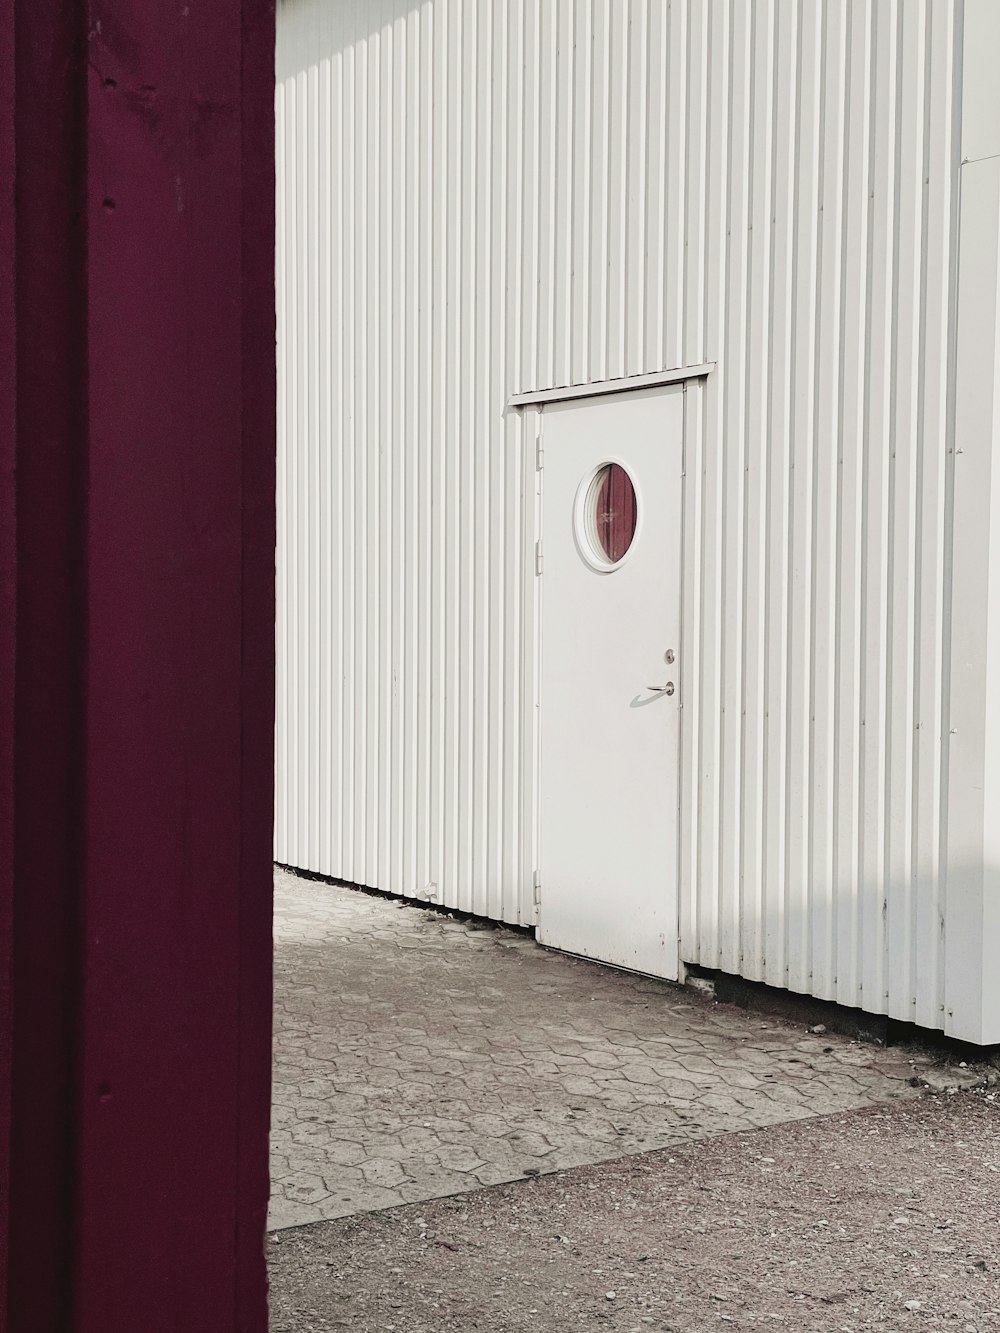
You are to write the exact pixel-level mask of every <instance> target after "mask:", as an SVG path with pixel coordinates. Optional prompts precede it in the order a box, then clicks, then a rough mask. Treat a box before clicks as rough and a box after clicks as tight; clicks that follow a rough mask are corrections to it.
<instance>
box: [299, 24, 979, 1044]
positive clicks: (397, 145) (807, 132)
mask: <svg viewBox="0 0 1000 1333" xmlns="http://www.w3.org/2000/svg"><path fill="white" fill-rule="evenodd" d="M958 12H959V10H958V7H956V6H954V5H952V4H950V3H947V0H925V3H921V4H914V5H909V4H901V3H899V0H880V2H879V3H876V2H875V0H850V2H849V3H847V4H839V3H836V4H835V3H823V4H805V3H802V4H779V3H776V0H757V2H756V3H754V4H753V5H746V4H745V3H743V0H688V2H687V3H675V4H671V5H669V6H668V5H666V4H662V3H659V2H658V0H627V2H625V0H623V3H622V4H620V5H613V6H609V5H607V4H606V3H601V2H600V0H552V3H551V4H548V5H544V6H540V5H533V4H531V3H530V0H483V3H481V4H478V5H475V6H470V5H468V4H463V3H462V2H461V0H420V3H417V2H416V0H414V2H413V3H405V2H404V0H380V3H378V4H375V3H370V4H366V3H363V2H359V3H356V4H353V5H348V4H345V3H342V0H284V3H283V4H282V5H281V8H280V14H279V55H278V91H277V97H276V114H277V117H278V128H279V134H278V144H279V152H278V181H279V217H278V269H277V282H278V300H279V368H280V374H279V383H280V398H279V430H280V455H281V456H280V459H279V465H280V466H279V488H280V489H279V513H280V533H279V621H278V647H279V663H278V666H279V685H278V709H277V728H278V761H277V762H278V779H279V782H278V787H279V796H278V803H277V810H276V816H277V828H276V850H277V855H279V857H280V859H282V860H284V861H288V862H292V863H295V864H299V865H302V866H304V867H306V868H308V869H312V870H317V871H320V872H323V873H326V874H330V875H332V876H335V877H338V878H344V879H347V880H352V881H356V882H363V883H369V884H372V883H377V884H379V886H380V887H384V888H391V889H392V890H394V891H398V892H402V893H404V894H406V895H410V896H422V895H426V896H428V897H430V898H432V899H433V900H434V901H437V902H441V903H445V904H448V905H452V906H456V907H458V906H461V907H463V908H465V909H467V910H473V911H476V912H481V913H483V914H485V915H489V916H495V917H499V918H501V919H505V920H512V921H516V920H527V919H529V913H530V899H531V874H532V870H533V867H534V848H535V839H536V830H535V817H536V810H535V770H536V755H535V747H536V744H537V717H536V712H535V697H534V691H535V677H536V665H535V664H536V654H537V647H538V604H537V600H536V585H537V581H536V579H535V576H534V571H533V551H534V543H535V539H536V536H537V509H536V474H535V471H534V464H533V461H532V460H533V447H534V430H535V422H536V420H537V417H538V412H537V410H536V409H530V410H523V411H516V412H510V411H507V410H506V404H507V401H508V399H509V397H510V395H511V394H512V393H517V392H519V391H532V390H539V389H545V388H553V387H556V386H557V385H561V384H567V383H573V384H586V383H592V382H594V381H596V380H600V379H603V378H606V377H608V376H609V375H619V374H625V373H627V374H642V373H651V372H655V371H661V370H663V369H665V368H668V367H670V366H678V365H684V364H692V363H694V362H701V361H712V362H716V363H717V369H716V370H715V371H714V372H713V373H712V375H711V376H710V377H709V378H708V379H707V380H706V381H705V382H704V383H703V384H700V385H697V386H695V385H692V386H691V388H690V390H689V393H688V400H689V406H688V413H687V417H688V421H689V423H690V432H691V433H690V436H689V438H688V439H687V440H686V441H685V460H686V476H685V482H684V485H685V491H684V552H685V554H684V569H683V580H684V596H685V603H684V608H685V609H684V641H683V645H682V649H683V654H684V656H683V658H682V664H683V668H684V675H683V678H682V679H683V687H682V688H683V694H684V711H683V737H682V765H683V768H682V781H681V792H682V806H681V811H680V815H679V821H680V822H679V842H678V849H679V850H678V855H679V856H680V857H681V858H682V866H683V874H682V882H681V887H682V895H683V903H682V912H681V922H680V929H681V948H682V955H683V957H684V958H685V959H687V960H688V961H698V962H701V963H703V964H705V965H707V966H712V967H722V968H723V969H725V970H727V971H731V972H740V973H743V974H744V975H747V976H749V977H753V978H757V979H760V980H764V981H767V982H769V983H771V984H775V985H787V986H790V987H791V988H793V989H796V990H800V991H808V992H812V993H814V994H817V995H820V996H823V997H824V998H829V999H836V1000H839V1001H841V1002H843V1003H846V1004H852V1005H862V1006H863V1007H864V1008H866V1009H869V1010H872V1011H881V1012H888V1013H891V1014H893V1015H894V1016H896V1017H900V1018H906V1019H916V1020H917V1021H920V1022H922V1023H925V1024H929V1025H932V1026H933V1025H940V1024H941V1023H943V1022H944V1006H945V1004H946V992H947V977H946V974H945V964H944V951H943V944H942V938H941V923H942V913H943V903H942V893H943V887H942V872H941V865H942V858H943V857H944V855H945V848H946V845H947V825H946V820H945V812H944V811H945V800H946V773H945V770H944V767H943V765H944V758H943V751H944V746H945V741H946V731H947V718H946V716H945V711H944V708H945V705H944V700H945V698H946V697H947V689H948V671H949V664H948V661H947V656H946V651H945V644H946V633H945V627H946V626H947V624H948V618H949V597H950V592H949V583H948V568H949V561H950V541H951V528H950V517H949V512H950V511H949V505H950V494H951V489H950V485H951V483H950V473H949V463H948V454H947V440H948V433H949V431H950V429H951V419H952V406H951V395H952V385H953V373H952V372H951V371H950V370H949V359H948V358H949V355H950V353H949V348H950V347H951V346H952V344H953V330H954V309H955V299H956V298H955V279H954V273H955V260H954V249H955V218H956V216H957V211H956V210H957V192H958V137H957V134H956V129H955V127H956V124H957V119H956V118H957V110H956V108H957V104H958V99H960V94H961V88H960V83H959V79H958V75H957V73H956V70H957V68H958V65H959V57H960V51H959V29H958ZM918 966H919V968H920V969H921V970H925V971H926V974H927V976H928V978H929V981H928V984H927V986H926V987H920V986H917V985H915V981H916V979H917V971H918Z"/></svg>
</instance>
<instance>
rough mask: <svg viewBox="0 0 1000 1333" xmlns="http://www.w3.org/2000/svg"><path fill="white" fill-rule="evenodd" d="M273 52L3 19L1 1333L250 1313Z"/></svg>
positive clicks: (264, 1097) (256, 1223) (259, 1006)
mask: <svg viewBox="0 0 1000 1333" xmlns="http://www.w3.org/2000/svg"><path fill="white" fill-rule="evenodd" d="M273 42H274V12H273V4H272V3H270V2H269V0H261V2H260V3H252V2H251V0H243V2H242V3H241V2H240V0H213V3H211V4H207V5H197V4H190V5H187V4H180V3H178V4H166V3H149V0H91V3H90V4H89V6H86V5H81V4H79V3H68V2H67V0H61V2H60V0H31V2H30V3H29V2H28V0H23V3H22V2H21V0H18V3H16V4H15V5H14V6H13V8H12V7H11V6H5V7H4V9H3V18H0V44H2V46H0V68H2V69H3V70H4V79H3V80H0V88H2V91H0V180H2V182H3V190H4V194H3V200H2V207H0V269H2V277H0V281H2V282H5V283H7V284H8V288H12V290H8V292H4V293H0V294H2V295H8V296H10V297H11V298H12V299H9V300H7V301H4V302H3V305H2V307H0V319H2V320H3V325H4V336H3V338H2V339H0V414H2V419H3V431H2V436H0V506H3V507H4V508H0V1072H2V1073H3V1074H5V1075H6V1077H3V1078H2V1079H0V1087H2V1093H0V1134H2V1138H0V1173H2V1174H0V1282H2V1283H3V1287H2V1288H0V1297H2V1302H3V1303H2V1305H0V1309H2V1310H4V1311H5V1313H6V1319H5V1321H4V1322H3V1327H4V1328H8V1329H10V1330H11V1333H20V1331H21V1330H31V1333H46V1331H47V1330H50V1329H51V1330H59V1333H68V1331H69V1330H74V1331H75V1330H86V1331H87V1333H90V1331H91V1330H93V1331H94V1333H96V1331H97V1330H101V1331H102V1333H106V1331H108V1330H111V1331H114V1330H122V1331H123V1333H130V1331H131V1330H140V1329H141V1330H143V1333H157V1331H158V1330H164V1331H166V1330H184V1331H185V1333H200V1331H201V1330H205V1333H209V1330H211V1333H219V1331H220V1330H227V1329H245V1330H262V1329H264V1328H265V1327H266V1301H265V1292H266V1279H265V1270H264V1260H263V1239H264V1221H265V1212H266V1205H267V1128H268V1116H269V1093H270V1003H271V995H270V966H271V943H270V926H271V868H270V867H271V813H272V791H271V783H272V771H273V770H272V749H271V747H272V729H273V724H272V717H273V705H272V696H273V587H274V288H273V236H274V230H273V189H274V183H273V182H274V178H273ZM8 71H13V74H14V77H13V78H12V79H11V78H8V77H7V74H8ZM11 164H13V169H10V168H11ZM15 186H16V188H13V187H15ZM12 477H13V478H14V481H13V482H12V480H11V478H12ZM8 1211H9V1217H8Z"/></svg>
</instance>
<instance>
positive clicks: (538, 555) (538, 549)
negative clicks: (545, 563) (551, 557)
mask: <svg viewBox="0 0 1000 1333" xmlns="http://www.w3.org/2000/svg"><path fill="white" fill-rule="evenodd" d="M541 572H542V541H541V538H539V539H538V541H537V542H535V573H536V574H540V573H541Z"/></svg>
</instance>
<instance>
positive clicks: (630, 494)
mask: <svg viewBox="0 0 1000 1333" xmlns="http://www.w3.org/2000/svg"><path fill="white" fill-rule="evenodd" d="M580 500H582V510H581V506H580V503H579V502H580ZM638 523H639V506H638V502H637V500H636V494H635V486H634V485H633V484H632V478H631V477H630V476H629V474H628V472H627V471H626V470H625V468H624V467H622V465H621V463H610V462H609V463H602V464H601V466H600V467H599V468H597V470H596V471H595V472H594V473H593V474H592V475H591V477H590V479H589V482H585V483H584V485H583V487H581V494H580V496H579V498H578V504H577V525H578V529H581V528H582V531H581V532H580V536H581V537H582V538H583V540H582V542H581V545H582V546H583V549H584V554H585V555H586V556H587V557H588V560H589V563H590V564H591V565H593V566H594V568H595V569H604V570H608V569H614V568H615V567H616V566H617V565H620V564H621V562H622V561H623V560H624V559H625V557H626V555H627V554H628V552H629V550H630V549H631V546H632V543H633V541H634V540H635V534H636V529H637V527H638Z"/></svg>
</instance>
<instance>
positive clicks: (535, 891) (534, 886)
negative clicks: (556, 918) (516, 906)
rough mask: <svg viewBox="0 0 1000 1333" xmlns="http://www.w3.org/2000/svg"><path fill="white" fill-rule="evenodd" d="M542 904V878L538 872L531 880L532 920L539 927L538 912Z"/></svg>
mask: <svg viewBox="0 0 1000 1333" xmlns="http://www.w3.org/2000/svg"><path fill="white" fill-rule="evenodd" d="M541 903H542V877H541V875H540V874H539V872H538V871H537V870H536V871H535V873H534V875H533V876H532V880H531V919H532V921H533V922H534V924H535V925H536V926H537V925H538V912H539V908H540V907H541Z"/></svg>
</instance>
